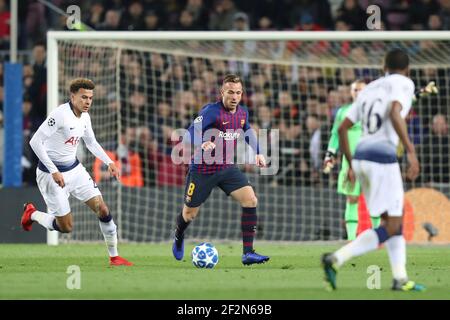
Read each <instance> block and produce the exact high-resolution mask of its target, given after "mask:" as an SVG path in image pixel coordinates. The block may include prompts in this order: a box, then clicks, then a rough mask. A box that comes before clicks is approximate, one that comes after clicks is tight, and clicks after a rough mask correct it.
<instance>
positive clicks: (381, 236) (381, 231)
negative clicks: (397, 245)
mask: <svg viewBox="0 0 450 320" xmlns="http://www.w3.org/2000/svg"><path fill="white" fill-rule="evenodd" d="M374 231H375V232H376V233H377V236H378V242H379V243H380V244H381V243H383V242H385V241H386V240H387V239H389V235H388V232H387V230H386V228H385V227H383V226H382V227H378V228H376V229H375V230H374Z"/></svg>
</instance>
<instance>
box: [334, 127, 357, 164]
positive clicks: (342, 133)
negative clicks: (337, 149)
mask: <svg viewBox="0 0 450 320" xmlns="http://www.w3.org/2000/svg"><path fill="white" fill-rule="evenodd" d="M353 124H354V123H353V121H352V120H350V119H349V118H345V119H344V121H342V123H341V125H340V126H339V129H338V135H339V144H340V145H341V149H342V152H343V153H344V156H345V158H346V159H347V161H348V163H349V166H350V168H351V167H352V153H351V151H350V143H349V141H348V130H349V129H350V128H351V127H352V126H353Z"/></svg>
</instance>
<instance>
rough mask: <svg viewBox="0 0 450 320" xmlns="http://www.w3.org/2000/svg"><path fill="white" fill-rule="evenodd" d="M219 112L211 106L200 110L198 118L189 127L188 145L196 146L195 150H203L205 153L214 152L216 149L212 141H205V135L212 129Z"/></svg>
mask: <svg viewBox="0 0 450 320" xmlns="http://www.w3.org/2000/svg"><path fill="white" fill-rule="evenodd" d="M216 116H217V112H216V110H214V109H213V108H212V107H211V106H210V105H207V106H205V107H204V108H203V109H202V110H200V112H199V114H198V116H197V118H195V120H194V122H192V124H191V125H190V126H189V129H188V131H189V136H188V137H187V141H186V142H188V143H190V144H191V145H193V146H194V149H198V148H200V147H201V148H202V149H203V150H204V151H209V150H212V149H214V148H215V147H216V145H215V143H214V142H212V141H203V133H204V132H205V131H206V130H208V129H209V128H211V127H212V125H213V124H214V122H215V121H216Z"/></svg>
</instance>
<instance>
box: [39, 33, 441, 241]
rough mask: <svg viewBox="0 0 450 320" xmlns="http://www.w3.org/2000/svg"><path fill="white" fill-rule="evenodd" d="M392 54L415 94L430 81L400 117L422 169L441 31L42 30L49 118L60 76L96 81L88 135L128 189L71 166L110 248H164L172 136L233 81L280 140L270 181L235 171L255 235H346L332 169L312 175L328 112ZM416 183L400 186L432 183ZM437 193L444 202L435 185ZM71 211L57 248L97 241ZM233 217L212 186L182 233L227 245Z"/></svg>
mask: <svg viewBox="0 0 450 320" xmlns="http://www.w3.org/2000/svg"><path fill="white" fill-rule="evenodd" d="M392 47H401V48H404V49H405V50H407V51H408V53H410V57H411V71H412V75H411V76H412V78H413V80H414V82H415V83H416V87H417V88H418V87H419V86H422V85H424V84H426V83H427V82H428V81H436V82H437V84H438V86H439V85H440V86H439V89H440V93H439V96H438V97H435V98H433V99H429V100H423V101H419V102H418V104H417V114H416V117H417V119H416V120H417V123H418V124H417V123H416V122H414V120H415V119H413V120H411V124H412V126H414V127H412V128H413V129H414V130H415V129H417V130H418V131H417V132H415V131H411V135H414V138H415V139H417V141H418V142H419V146H420V148H419V149H418V150H419V156H420V157H421V160H422V159H426V160H425V161H427V160H429V159H431V152H432V151H430V150H431V149H430V147H429V146H428V144H430V142H429V141H431V140H430V139H431V137H432V121H433V117H435V116H436V115H440V114H443V115H446V116H448V115H450V97H449V91H448V90H449V89H448V88H449V87H450V86H449V83H450V78H449V77H450V59H449V58H448V57H449V56H450V32H448V31H442V32H428V31H420V32H416V31H389V32H385V31H375V32H362V31H361V32H360V31H355V32H335V31H330V32H328V31H324V32H297V31H283V32H278V31H273V32H266V31H263V32H259V31H258V32H252V31H246V32H231V31H230V32H213V31H205V32H198V31H195V32H171V31H161V32H159V31H158V32H146V31H138V32H120V31H117V32H116V31H114V32H103V31H99V32H97V31H95V32H94V31H93V32H71V31H70V32H69V31H65V32H63V31H50V32H48V33H47V52H48V53H47V76H48V77H47V79H48V80H47V81H48V90H47V92H48V99H47V101H48V105H47V110H48V112H50V111H51V110H53V109H54V108H55V107H57V106H58V105H59V104H61V103H63V102H65V101H66V100H67V98H68V88H67V86H68V81H70V79H72V78H75V77H81V76H83V77H88V78H91V79H92V80H94V82H95V83H96V85H97V87H96V90H95V91H94V102H93V108H92V111H91V113H92V122H93V127H94V132H95V134H96V137H97V139H98V140H99V143H100V144H101V145H102V146H103V147H104V148H105V150H106V151H107V152H109V154H110V155H111V156H112V157H114V160H115V161H118V163H119V164H120V167H121V170H122V172H123V173H124V174H125V176H126V180H123V181H122V183H121V184H118V183H115V182H114V181H112V180H110V179H108V178H107V177H106V176H105V174H104V172H103V171H104V168H103V169H102V166H101V163H98V161H96V159H95V158H94V157H93V156H92V155H91V154H90V153H89V152H88V151H87V152H86V150H85V148H84V146H82V147H80V148H81V151H82V154H81V157H82V158H83V159H82V160H83V161H82V162H83V164H84V165H85V166H86V168H87V169H88V171H89V172H90V173H91V174H92V175H93V178H94V179H96V180H97V181H98V184H99V187H100V190H101V191H102V194H103V196H104V198H105V201H106V203H107V205H108V206H109V208H110V209H111V212H112V214H113V217H114V219H115V221H116V222H117V224H118V230H119V238H120V239H121V241H130V242H147V241H152V242H155V241H167V240H170V239H171V236H172V231H173V227H174V224H175V217H176V215H177V214H179V212H180V210H181V207H182V204H183V201H184V199H183V194H184V174H185V173H186V166H183V165H174V164H173V163H172V162H170V159H171V151H170V150H171V148H172V147H173V146H174V143H173V142H172V143H171V140H170V135H171V133H172V132H173V131H174V130H175V129H183V128H185V127H186V125H187V124H189V123H190V122H191V121H193V120H194V116H195V115H196V114H197V112H198V111H199V108H200V107H201V106H202V104H204V103H206V102H210V101H211V100H214V99H216V98H217V95H218V86H219V85H220V80H221V78H220V77H221V76H223V75H224V74H225V73H227V72H234V73H238V74H240V75H241V76H242V77H243V79H244V91H245V93H244V99H243V103H244V104H245V105H247V106H248V108H249V112H250V117H251V118H250V123H251V124H252V125H253V124H254V125H255V126H256V128H257V129H265V128H268V129H269V130H274V132H275V130H279V134H280V148H279V150H278V151H277V152H279V158H280V161H281V162H280V168H279V170H278V172H277V174H276V175H275V176H271V177H264V176H261V175H259V173H258V171H257V170H255V169H254V168H253V167H252V166H248V165H242V166H241V168H242V169H243V170H244V171H245V172H246V174H247V175H248V177H249V180H250V182H251V183H252V185H253V186H254V188H255V190H256V195H257V197H258V217H259V229H258V232H257V239H261V240H269V241H277V240H283V241H304V240H338V239H342V238H343V235H344V232H345V231H344V228H343V224H342V221H343V214H344V211H343V210H344V207H345V197H344V196H343V195H338V194H337V192H336V181H337V174H338V168H335V170H334V171H332V172H331V174H330V175H324V174H323V173H322V170H321V167H320V166H321V162H322V160H323V156H324V152H325V151H326V150H324V148H326V146H325V145H326V144H327V143H328V141H327V139H328V138H329V134H330V129H331V124H332V120H333V117H334V115H335V112H336V109H337V107H338V105H342V104H344V103H350V102H351V101H350V95H349V84H350V83H351V82H352V81H353V80H355V79H356V78H364V79H365V80H367V81H370V80H374V79H375V78H376V77H378V76H380V75H382V71H381V62H382V58H383V54H384V53H385V51H386V50H387V49H389V48H392ZM447 121H448V117H447ZM416 124H417V128H416V127H415V126H416ZM413 129H411V130H413ZM417 141H416V142H417ZM439 141H441V140H439ZM442 141H443V140H442ZM425 144H427V147H423V148H422V145H424V146H425ZM437 150H438V151H437V152H438V153H439V154H441V153H442V158H444V153H445V150H448V149H445V146H444V145H442V146H441V148H440V149H437ZM83 151H84V152H83ZM426 153H427V154H426ZM399 155H401V150H400V151H399ZM429 167H430V166H429ZM136 168H138V170H137V169H136ZM133 170H134V171H133ZM427 170H428V171H427V172H429V176H428V177H427V178H426V179H432V178H433V177H431V173H430V172H435V173H439V172H441V173H442V175H443V176H444V175H445V174H446V172H447V171H448V164H447V167H445V164H441V167H439V168H437V165H436V166H435V167H433V165H431V167H430V168H428V169H427ZM446 170H447V171H446ZM424 179H425V178H424ZM426 179H425V180H420V181H419V182H417V183H414V184H407V185H406V187H407V189H409V188H412V187H418V186H422V185H425V184H427V185H429V183H430V181H428V180H426ZM431 182H433V181H431ZM435 186H436V188H437V189H438V190H440V191H442V192H443V193H445V194H446V195H447V196H449V194H450V193H449V191H448V188H447V187H446V186H445V183H441V181H438V182H436V184H435ZM71 206H72V211H73V212H74V231H73V233H72V234H70V235H63V236H60V239H59V240H62V241H97V240H101V239H102V238H101V234H100V232H99V230H98V222H97V221H96V219H95V217H94V215H93V214H92V213H91V212H89V209H88V208H87V206H85V205H84V204H80V203H77V201H74V202H71ZM240 210H241V209H240V208H239V206H238V205H237V204H235V203H234V202H233V201H232V200H231V199H228V198H227V197H226V196H224V195H223V194H222V193H221V191H220V190H219V191H217V190H215V191H213V193H212V194H211V196H210V197H209V199H208V201H207V202H206V203H205V204H204V205H203V206H202V208H201V210H200V215H199V217H198V219H196V221H195V223H193V224H192V226H191V227H190V228H189V229H188V230H187V236H188V237H189V238H201V239H223V240H238V239H240ZM48 243H49V244H57V243H58V236H57V233H54V232H51V233H50V232H49V233H48Z"/></svg>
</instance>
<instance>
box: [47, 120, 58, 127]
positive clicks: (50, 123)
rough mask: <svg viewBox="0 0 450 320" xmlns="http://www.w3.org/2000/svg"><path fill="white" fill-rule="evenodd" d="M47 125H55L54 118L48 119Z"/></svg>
mask: <svg viewBox="0 0 450 320" xmlns="http://www.w3.org/2000/svg"><path fill="white" fill-rule="evenodd" d="M47 124H48V126H49V127H53V126H54V125H55V124H56V121H55V119H54V118H49V119H48V121H47Z"/></svg>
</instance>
